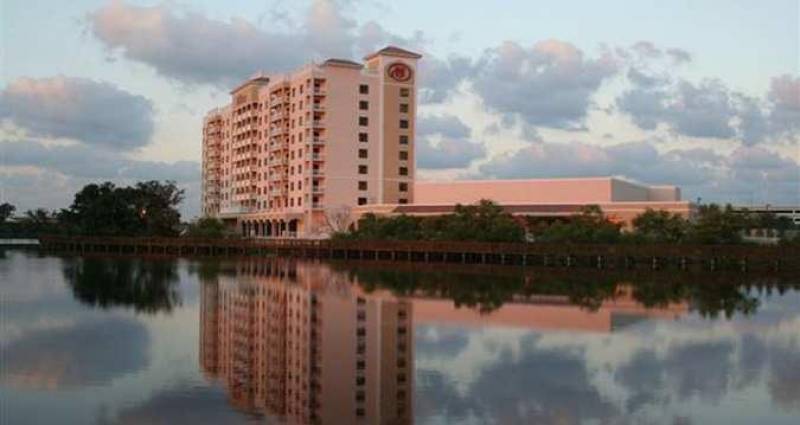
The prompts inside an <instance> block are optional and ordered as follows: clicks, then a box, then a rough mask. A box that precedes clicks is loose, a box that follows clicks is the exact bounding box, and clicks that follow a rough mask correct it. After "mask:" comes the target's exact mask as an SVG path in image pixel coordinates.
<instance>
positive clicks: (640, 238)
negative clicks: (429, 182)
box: [334, 201, 800, 244]
mask: <svg viewBox="0 0 800 425" xmlns="http://www.w3.org/2000/svg"><path fill="white" fill-rule="evenodd" d="M750 229H771V230H774V231H776V232H777V234H779V235H780V236H781V237H782V238H783V240H784V241H785V242H787V243H800V240H798V238H797V237H796V236H795V237H794V239H791V237H790V235H791V234H792V233H796V232H789V231H790V230H793V229H795V226H794V224H793V223H792V221H791V220H790V219H788V218H786V217H776V216H774V215H769V214H759V215H750V214H746V213H742V212H737V211H734V210H733V208H732V207H731V206H730V205H728V206H725V207H721V206H719V205H715V204H710V205H701V206H700V207H699V208H698V209H697V213H696V215H695V217H693V218H692V219H691V220H689V219H686V218H684V217H682V216H680V215H678V214H673V213H669V212H667V211H656V210H647V211H645V212H644V213H642V214H640V215H639V216H638V217H636V218H635V219H634V220H633V222H632V226H631V228H630V229H623V227H622V225H621V224H619V223H615V222H613V221H611V220H609V219H608V217H606V216H605V215H603V212H602V210H601V209H600V207H598V206H586V207H584V208H583V209H582V210H581V211H580V212H579V213H578V214H575V215H572V216H569V217H563V218H551V217H547V218H544V217H514V216H512V215H510V214H508V213H506V212H504V211H503V209H502V207H500V206H499V205H497V204H494V203H493V202H491V201H481V202H480V203H479V204H477V205H457V206H456V208H455V211H454V212H453V213H452V214H448V215H441V216H436V217H411V216H406V215H400V216H396V217H379V216H376V215H373V214H367V215H365V216H364V217H363V218H362V219H361V221H359V223H358V226H357V229H356V230H352V231H349V232H341V233H337V234H334V238H335V239H345V240H429V241H481V242H525V241H528V242H542V243H606V244H607V243H669V244H680V243H692V244H737V243H742V242H743V240H744V238H743V235H744V234H745V233H746V232H748V231H749V230H750Z"/></svg>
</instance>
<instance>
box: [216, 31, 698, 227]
mask: <svg viewBox="0 0 800 425" xmlns="http://www.w3.org/2000/svg"><path fill="white" fill-rule="evenodd" d="M420 58H421V56H420V55H419V54H416V53H413V52H410V51H407V50H403V49H400V48H397V47H392V46H389V47H386V48H384V49H381V50H379V51H377V52H375V53H373V54H370V55H367V56H366V57H365V58H364V62H363V63H357V62H353V61H350V60H343V59H328V60H326V61H324V62H323V63H321V64H317V63H311V64H308V65H306V66H305V67H303V68H301V69H299V70H297V71H294V72H290V73H288V74H280V75H264V74H258V75H255V76H253V77H252V78H250V79H248V80H247V81H245V82H244V83H242V84H241V85H239V86H238V87H236V88H235V89H233V90H232V91H231V103H230V104H229V105H227V106H224V107H221V108H217V109H214V110H212V111H210V112H209V113H208V114H207V115H206V117H205V120H204V123H203V191H202V198H203V199H202V208H203V215H204V216H212V217H217V218H220V219H222V220H223V221H224V222H226V223H227V224H228V225H229V227H231V228H235V229H236V230H237V231H239V232H241V233H242V235H244V236H251V237H312V238H313V237H323V236H325V235H328V234H329V233H330V232H331V230H332V227H339V226H332V225H331V224H332V223H331V221H332V219H331V217H335V216H341V215H342V214H345V215H346V216H349V218H350V221H351V222H354V221H356V220H357V219H358V218H359V217H360V216H361V215H363V214H366V213H376V214H383V215H397V214H408V215H421V216H424V215H435V214H446V213H449V212H451V211H453V209H454V207H455V205H456V204H457V203H462V204H469V203H475V202H477V201H479V200H481V199H490V200H493V201H495V202H496V203H498V204H500V205H501V206H503V207H504V208H505V209H506V210H507V211H509V212H511V213H513V214H517V215H536V216H555V217H558V216H568V215H572V214H575V213H577V212H578V211H580V209H581V207H583V206H585V205H587V204H596V205H599V206H600V207H601V208H602V210H603V211H604V212H605V213H606V214H607V215H609V216H610V217H612V218H613V219H616V220H619V221H620V222H623V223H629V222H630V220H631V219H632V218H633V217H635V216H636V215H638V214H640V213H641V212H643V211H644V210H645V209H647V208H652V209H662V210H667V211H670V212H675V213H678V214H682V215H684V216H688V215H690V212H691V205H690V203H689V202H686V201H681V198H680V190H679V189H678V188H676V187H674V186H657V187H649V186H645V185H640V184H635V183H631V182H627V181H624V180H621V179H618V178H611V177H602V178H574V179H535V180H505V181H498V180H484V181H471V182H420V181H415V178H414V177H415V173H416V167H415V160H416V157H415V152H414V144H415V137H414V136H415V116H416V111H417V102H416V100H417V81H418V75H417V61H418V60H419V59H420Z"/></svg>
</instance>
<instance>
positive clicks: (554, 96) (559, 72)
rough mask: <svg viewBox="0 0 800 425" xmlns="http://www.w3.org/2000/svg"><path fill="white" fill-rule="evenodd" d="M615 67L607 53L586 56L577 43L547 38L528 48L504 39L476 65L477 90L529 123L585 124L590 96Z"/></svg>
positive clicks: (506, 112)
mask: <svg viewBox="0 0 800 425" xmlns="http://www.w3.org/2000/svg"><path fill="white" fill-rule="evenodd" d="M616 72H617V63H616V61H615V60H614V59H613V58H612V57H611V56H608V55H605V56H602V57H600V58H598V59H587V58H585V57H584V53H583V52H582V51H581V50H580V49H578V48H577V47H575V46H574V45H572V44H570V43H567V42H564V41H559V40H545V41H540V42H538V43H536V44H534V45H533V46H532V47H530V48H525V47H523V46H521V45H519V44H517V43H514V42H510V41H508V42H504V43H503V44H501V45H500V46H498V47H496V48H493V49H489V50H487V51H486V53H485V54H484V55H483V56H482V58H481V59H480V61H479V63H478V64H477V65H476V71H475V74H476V76H475V80H474V82H473V85H474V88H475V90H476V92H477V93H478V94H479V95H480V96H481V97H482V99H483V102H484V105H485V106H486V107H487V108H488V109H490V110H492V111H496V112H499V113H501V114H504V115H506V116H507V117H511V118H513V119H515V120H516V119H521V120H522V121H523V122H525V123H528V124H531V125H540V126H545V127H553V128H562V129H574V128H578V127H582V126H583V122H584V119H585V118H586V114H587V112H588V109H589V107H590V105H591V102H592V96H593V95H594V94H595V92H596V91H597V90H598V88H599V87H600V86H601V84H602V83H603V81H605V80H606V79H608V78H609V77H611V76H612V75H614V74H615V73H616Z"/></svg>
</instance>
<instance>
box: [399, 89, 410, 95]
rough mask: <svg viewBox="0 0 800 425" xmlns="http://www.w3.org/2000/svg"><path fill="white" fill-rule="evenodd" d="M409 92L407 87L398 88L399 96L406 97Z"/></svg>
mask: <svg viewBox="0 0 800 425" xmlns="http://www.w3.org/2000/svg"><path fill="white" fill-rule="evenodd" d="M410 93H411V90H409V89H407V88H401V89H400V97H408V96H409V94H410Z"/></svg>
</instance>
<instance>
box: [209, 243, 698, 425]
mask: <svg viewBox="0 0 800 425" xmlns="http://www.w3.org/2000/svg"><path fill="white" fill-rule="evenodd" d="M232 267H235V272H234V273H230V271H228V272H223V273H218V274H211V275H209V276H206V277H204V278H203V286H202V309H201V320H200V326H201V329H200V363H201V368H202V369H203V372H204V373H205V374H206V375H207V376H208V377H209V378H212V379H217V380H219V381H221V382H222V383H223V385H224V386H225V387H226V390H227V392H228V394H229V397H230V401H231V403H232V404H233V405H234V406H235V407H237V408H239V409H241V410H243V411H246V412H252V413H263V414H266V415H268V416H274V417H278V418H281V419H282V420H283V421H286V422H288V423H324V424H328V423H335V424H341V423H359V422H360V423H382V424H404V423H411V422H412V421H413V419H412V418H413V415H412V414H413V408H412V395H413V388H414V387H413V384H414V382H413V381H414V326H415V325H429V324H435V325H444V326H448V325H456V326H462V327H463V326H466V327H472V326H476V327H503V328H526V329H531V330H535V331H569V332H614V331H618V330H621V329H623V328H625V327H626V326H629V325H632V324H635V323H637V322H640V321H643V320H648V319H659V320H672V319H676V318H679V317H680V316H682V315H684V314H686V313H687V312H689V303H687V302H685V301H681V302H664V303H662V304H661V305H660V307H659V308H646V307H644V306H643V305H642V303H641V302H640V301H638V300H637V299H636V297H635V295H634V290H633V288H634V287H633V285H632V284H629V285H626V284H618V285H614V286H613V288H614V289H613V290H612V292H611V293H609V294H606V295H607V297H604V298H603V299H602V300H598V303H597V304H596V305H595V307H596V308H587V307H586V306H581V305H576V304H575V303H574V300H572V299H571V298H570V296H569V295H568V294H564V295H561V294H552V293H551V294H536V293H534V294H528V295H521V294H517V295H513V296H512V297H511V299H509V300H507V302H505V303H503V304H502V305H501V306H500V307H499V308H497V309H495V310H493V311H491V312H490V313H487V312H485V311H481V310H480V309H479V308H468V307H464V306H461V307H459V306H457V305H456V303H454V302H453V300H452V299H448V298H446V297H439V296H431V294H430V293H428V294H423V293H418V292H416V291H411V292H410V293H409V294H408V296H407V297H397V296H395V295H393V294H392V292H391V291H390V290H389V289H386V288H382V289H380V288H378V289H376V288H375V287H374V286H373V290H372V291H370V292H369V293H367V292H365V291H364V290H363V289H362V287H361V286H360V285H359V284H358V283H359V278H358V277H357V274H351V273H347V272H343V271H336V270H334V269H332V268H331V267H329V266H328V265H325V264H319V263H304V262H297V261H294V260H291V259H274V260H270V261H250V262H239V263H236V264H235V266H233V265H232Z"/></svg>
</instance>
